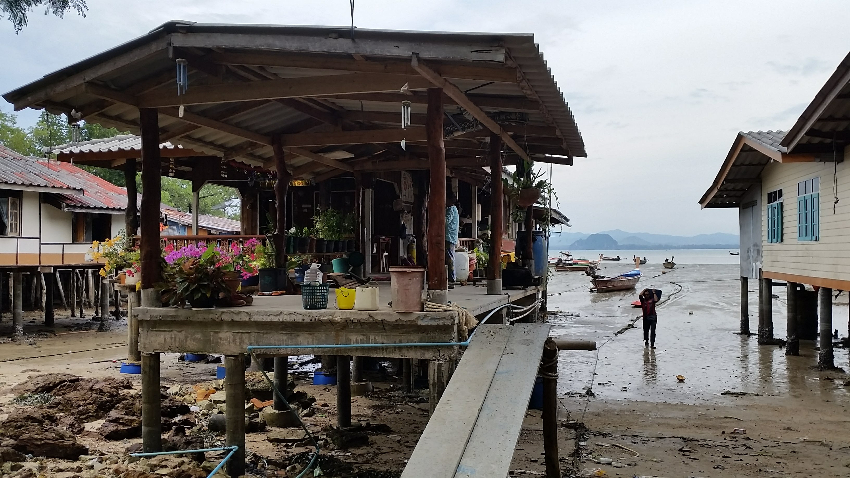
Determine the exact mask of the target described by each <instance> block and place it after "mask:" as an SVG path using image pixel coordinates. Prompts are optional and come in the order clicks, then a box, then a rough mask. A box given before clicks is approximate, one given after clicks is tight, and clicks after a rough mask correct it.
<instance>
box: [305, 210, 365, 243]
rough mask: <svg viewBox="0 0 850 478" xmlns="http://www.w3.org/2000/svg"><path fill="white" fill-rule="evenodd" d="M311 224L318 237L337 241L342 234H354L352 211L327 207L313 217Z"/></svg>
mask: <svg viewBox="0 0 850 478" xmlns="http://www.w3.org/2000/svg"><path fill="white" fill-rule="evenodd" d="M313 224H314V226H315V228H314V229H315V233H316V234H317V235H318V237H319V238H321V239H327V240H329V241H338V240H340V239H342V238H343V237H344V236H348V235H351V234H354V224H355V217H354V214H352V213H344V212H341V211H337V210H336V209H333V208H328V209H325V210H324V211H322V212H320V213H319V214H317V215H316V216H314V217H313Z"/></svg>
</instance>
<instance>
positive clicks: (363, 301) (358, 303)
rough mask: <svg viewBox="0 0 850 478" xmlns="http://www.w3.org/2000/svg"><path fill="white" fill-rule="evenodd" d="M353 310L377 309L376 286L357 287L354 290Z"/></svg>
mask: <svg viewBox="0 0 850 478" xmlns="http://www.w3.org/2000/svg"><path fill="white" fill-rule="evenodd" d="M354 310H378V288H377V287H358V288H357V289H356V290H355V292H354Z"/></svg>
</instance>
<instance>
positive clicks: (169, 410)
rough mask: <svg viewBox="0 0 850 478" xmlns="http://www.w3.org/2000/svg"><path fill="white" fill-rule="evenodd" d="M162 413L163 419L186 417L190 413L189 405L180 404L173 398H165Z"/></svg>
mask: <svg viewBox="0 0 850 478" xmlns="http://www.w3.org/2000/svg"><path fill="white" fill-rule="evenodd" d="M160 413H161V415H162V416H163V417H166V418H175V417H177V416H178V415H185V414H187V413H189V405H187V404H185V403H182V402H179V401H177V400H175V399H174V398H172V397H169V396H163V397H162V405H161V406H160Z"/></svg>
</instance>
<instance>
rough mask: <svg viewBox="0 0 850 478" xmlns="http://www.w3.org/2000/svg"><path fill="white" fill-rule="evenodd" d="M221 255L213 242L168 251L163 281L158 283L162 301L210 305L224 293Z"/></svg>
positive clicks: (172, 303) (196, 306)
mask: <svg viewBox="0 0 850 478" xmlns="http://www.w3.org/2000/svg"><path fill="white" fill-rule="evenodd" d="M220 261H221V255H220V253H219V251H218V250H216V247H215V246H214V245H209V246H207V245H206V244H199V245H195V244H189V245H188V246H185V247H182V248H180V249H177V250H172V251H170V252H167V254H166V256H165V263H166V266H165V267H164V268H163V274H162V275H163V282H161V283H160V284H157V288H158V289H159V290H160V291H161V293H162V298H163V300H164V301H166V302H168V303H169V304H171V305H179V306H183V305H185V304H186V302H188V303H189V304H191V305H192V307H193V308H211V307H213V306H214V305H215V301H216V299H218V298H219V296H220V294H222V293H227V291H228V289H227V285H226V284H225V282H224V275H225V271H224V269H223V268H222V267H220Z"/></svg>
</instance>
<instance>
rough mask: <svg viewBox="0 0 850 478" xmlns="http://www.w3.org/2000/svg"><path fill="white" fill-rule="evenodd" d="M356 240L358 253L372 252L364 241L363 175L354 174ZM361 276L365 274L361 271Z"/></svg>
mask: <svg viewBox="0 0 850 478" xmlns="http://www.w3.org/2000/svg"><path fill="white" fill-rule="evenodd" d="M354 231H355V232H354V240H355V241H356V242H357V244H355V245H354V247H355V249H354V250H356V251H360V252H361V253H362V254H364V256H365V254H367V253H371V251H367V250H366V247H365V246H364V244H366V241H364V240H363V236H364V233H363V174H362V173H354ZM360 275H361V276H362V275H363V273H362V271H361V273H360Z"/></svg>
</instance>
